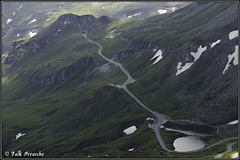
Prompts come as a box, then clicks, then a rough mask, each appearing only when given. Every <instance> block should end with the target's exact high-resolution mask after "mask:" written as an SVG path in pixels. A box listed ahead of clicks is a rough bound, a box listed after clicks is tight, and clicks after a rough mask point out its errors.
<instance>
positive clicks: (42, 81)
mask: <svg viewBox="0 0 240 160" xmlns="http://www.w3.org/2000/svg"><path fill="white" fill-rule="evenodd" d="M95 62H96V61H95V60H94V58H93V57H84V58H81V59H79V60H78V61H76V62H75V63H73V64H71V65H69V66H67V67H64V68H61V69H60V70H58V71H56V72H54V73H52V74H51V75H48V76H42V77H40V76H39V75H38V72H39V70H41V68H39V69H37V70H35V71H28V72H27V73H24V74H23V78H24V79H26V80H27V81H29V82H32V83H34V84H35V85H37V86H39V87H46V86H48V85H50V84H52V83H55V82H57V83H60V82H62V81H64V80H66V79H67V78H69V77H74V76H83V75H88V73H90V72H91V71H92V70H93V69H94V68H95V67H96V65H95Z"/></svg>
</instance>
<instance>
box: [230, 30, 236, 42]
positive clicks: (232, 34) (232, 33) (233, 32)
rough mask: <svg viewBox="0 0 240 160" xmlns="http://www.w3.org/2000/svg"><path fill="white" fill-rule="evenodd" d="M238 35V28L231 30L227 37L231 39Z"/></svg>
mask: <svg viewBox="0 0 240 160" xmlns="http://www.w3.org/2000/svg"><path fill="white" fill-rule="evenodd" d="M236 37H238V30H235V31H232V32H230V33H229V39H230V40H232V39H234V38H236Z"/></svg>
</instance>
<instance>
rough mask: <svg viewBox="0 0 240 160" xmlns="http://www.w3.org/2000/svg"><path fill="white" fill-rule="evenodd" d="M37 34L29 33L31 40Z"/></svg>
mask: <svg viewBox="0 0 240 160" xmlns="http://www.w3.org/2000/svg"><path fill="white" fill-rule="evenodd" d="M36 34H37V32H29V36H30V38H31V37H33V36H35V35H36Z"/></svg>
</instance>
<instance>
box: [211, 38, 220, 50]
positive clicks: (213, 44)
mask: <svg viewBox="0 0 240 160" xmlns="http://www.w3.org/2000/svg"><path fill="white" fill-rule="evenodd" d="M220 42H221V40H220V39H218V40H217V41H215V42H213V43H212V44H211V48H213V47H214V46H215V45H217V44H218V43H220Z"/></svg>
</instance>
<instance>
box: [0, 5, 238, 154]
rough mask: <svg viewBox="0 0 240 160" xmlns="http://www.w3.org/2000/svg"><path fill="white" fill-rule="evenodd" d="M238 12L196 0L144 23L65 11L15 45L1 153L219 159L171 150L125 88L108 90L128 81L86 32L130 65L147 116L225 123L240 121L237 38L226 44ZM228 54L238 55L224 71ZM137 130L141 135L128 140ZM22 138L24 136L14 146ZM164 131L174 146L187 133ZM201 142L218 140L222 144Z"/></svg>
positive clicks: (7, 62)
mask: <svg viewBox="0 0 240 160" xmlns="http://www.w3.org/2000/svg"><path fill="white" fill-rule="evenodd" d="M236 13H238V8H237V3H227V2H225V3H222V2H221V3H216V2H212V3H209V2H199V3H192V4H190V5H188V6H186V7H185V8H182V9H179V10H177V11H175V12H173V13H169V14H164V15H157V16H151V17H147V18H143V19H140V20H138V19H124V20H123V19H114V18H109V17H107V16H101V17H99V18H96V17H94V16H92V15H83V16H77V15H73V14H65V15H62V16H60V17H59V18H58V19H57V20H56V21H55V22H53V23H52V24H51V25H49V26H48V27H46V28H45V29H43V30H42V31H40V32H39V33H38V34H37V35H36V36H34V37H32V38H30V39H28V40H20V41H15V42H14V43H13V44H12V47H11V50H10V51H9V53H8V56H7V57H5V58H4V59H3V64H2V65H3V69H4V73H3V74H4V77H3V78H2V82H3V151H4V152H5V151H6V150H18V149H19V148H21V150H28V151H29V152H38V151H39V150H41V151H42V152H44V153H45V157H88V156H90V157H98V158H99V157H117V158H119V157H191V158H192V157H200V156H201V157H208V158H212V157H213V156H214V154H216V153H218V151H221V150H223V148H224V147H225V146H224V144H223V145H220V147H219V146H216V147H213V148H211V149H209V150H205V151H201V152H197V153H182V154H178V153H167V152H165V151H164V150H163V149H162V148H161V147H160V146H159V143H158V141H157V139H156V137H155V135H154V133H153V132H152V130H151V129H150V128H149V127H148V126H149V123H148V121H146V118H147V117H153V115H152V114H150V113H148V112H147V111H146V110H145V109H143V108H141V107H140V106H139V105H138V103H136V102H135V101H134V100H133V99H132V98H131V97H130V96H129V95H128V94H126V93H125V92H124V90H122V89H118V88H114V87H112V86H109V84H122V83H124V82H125V81H126V80H127V77H126V76H125V74H124V73H123V72H122V71H121V70H120V69H119V68H118V67H116V66H114V65H112V64H110V63H108V62H107V61H105V60H104V59H103V58H101V57H100V56H99V55H98V54H97V53H98V48H97V46H96V45H93V44H90V43H89V42H88V41H87V40H86V39H84V38H83V37H82V35H81V33H82V32H83V31H84V33H86V34H87V36H88V37H89V38H90V39H92V40H94V41H97V42H98V43H99V44H101V45H102V48H103V50H102V53H103V54H104V55H105V56H106V57H108V58H110V59H113V60H115V61H118V62H120V63H122V64H123V65H124V66H125V67H126V69H127V70H128V71H129V72H130V74H131V75H132V77H133V78H134V79H135V80H136V81H135V82H134V83H131V84H129V85H128V89H129V90H130V91H131V92H132V93H133V94H134V95H136V97H138V98H139V99H140V100H141V101H142V102H143V103H144V104H145V105H146V106H148V107H149V108H150V109H152V110H154V111H157V112H159V113H162V114H165V115H167V116H169V117H170V118H172V119H184V120H192V121H197V122H201V123H206V124H211V125H215V124H217V125H223V126H225V123H227V122H229V121H231V120H235V119H237V97H238V92H237V78H238V75H237V73H238V63H236V62H235V61H236V59H237V57H238V56H234V55H235V54H233V53H234V52H235V49H236V45H237V44H238V40H237V38H229V33H230V32H232V31H234V30H237V27H238V24H237V14H236ZM209 15H211V16H209ZM223 20H224V21H223ZM65 22H66V23H65ZM220 22H221V23H220ZM218 39H219V40H220V42H217V40H218ZM213 44H214V46H213ZM229 55H230V56H229ZM236 55H237V54H236ZM229 57H234V58H233V59H231V60H230V62H229V64H230V66H229V67H228V68H227V69H226V71H225V72H223V71H224V70H225V67H226V65H227V64H228V60H229ZM180 71H181V72H180ZM130 126H136V128H137V130H136V131H135V132H134V133H133V134H130V135H126V134H125V133H124V132H123V131H124V130H125V129H126V128H128V127H130ZM236 128H237V127H236V126H234V127H233V129H232V133H231V134H233V135H234V134H236V133H237V132H235V131H236ZM17 133H25V135H24V136H23V137H20V138H19V139H17V140H15V135H16V134H17ZM162 134H163V137H164V138H165V139H164V141H165V143H166V145H167V146H168V147H171V148H173V146H172V142H173V141H174V139H175V138H177V137H181V136H183V135H182V134H179V133H178V134H173V133H171V132H164V133H162ZM225 134H226V135H227V136H230V134H228V133H225ZM168 136H170V138H169V137H168ZM203 139H204V140H206V141H207V143H213V142H212V141H213V140H212V139H217V140H220V139H221V137H219V136H217V135H213V136H210V138H209V137H204V138H203ZM207 145H209V144H207ZM132 148H134V151H129V149H132ZM173 149H174V148H173Z"/></svg>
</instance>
